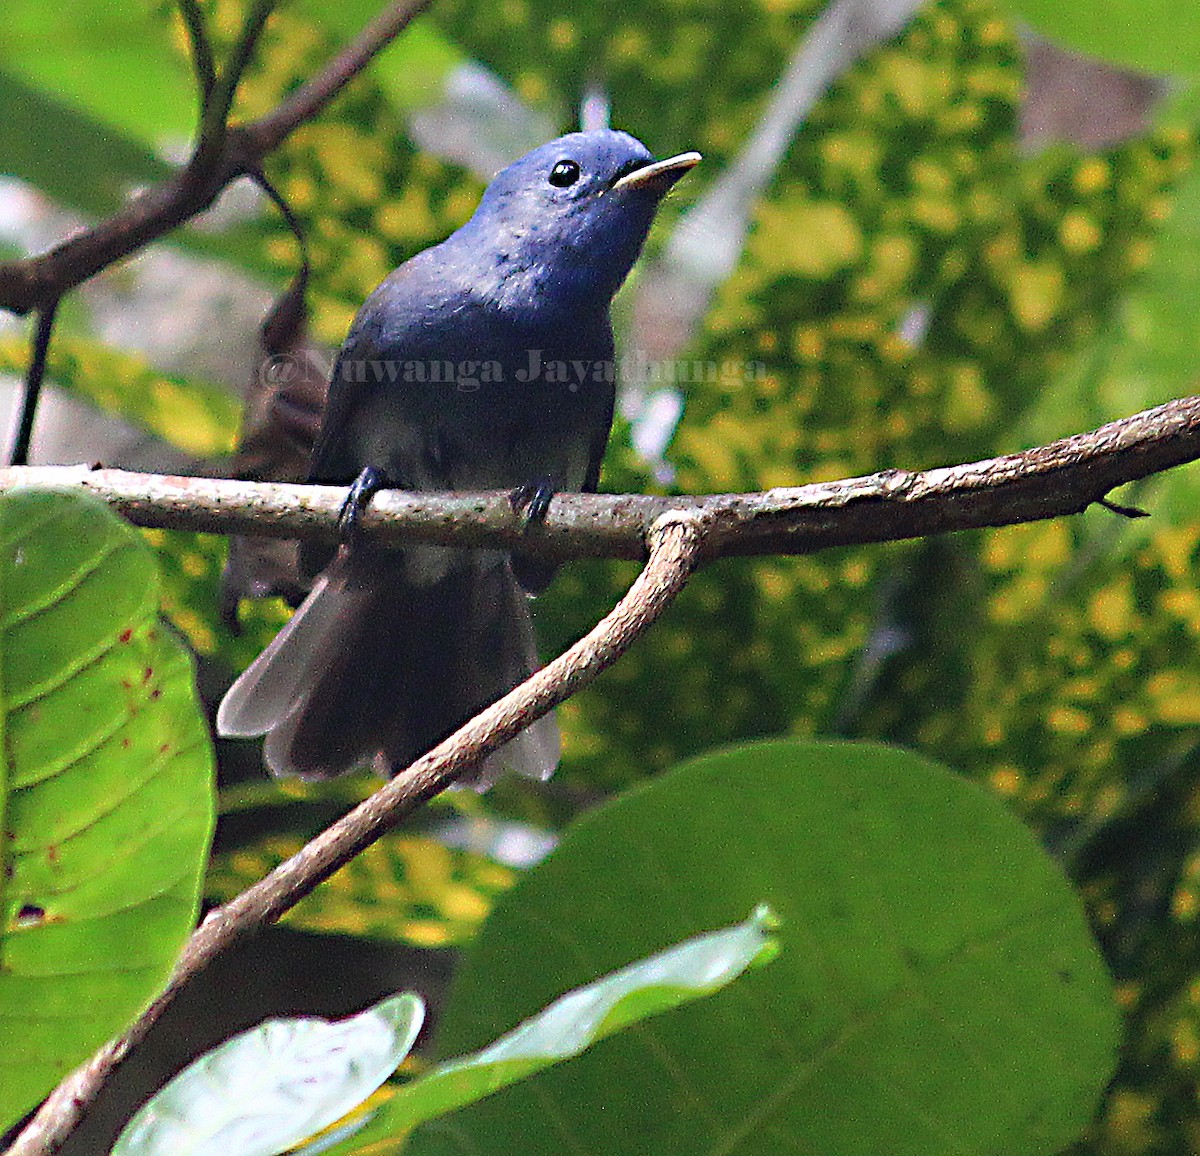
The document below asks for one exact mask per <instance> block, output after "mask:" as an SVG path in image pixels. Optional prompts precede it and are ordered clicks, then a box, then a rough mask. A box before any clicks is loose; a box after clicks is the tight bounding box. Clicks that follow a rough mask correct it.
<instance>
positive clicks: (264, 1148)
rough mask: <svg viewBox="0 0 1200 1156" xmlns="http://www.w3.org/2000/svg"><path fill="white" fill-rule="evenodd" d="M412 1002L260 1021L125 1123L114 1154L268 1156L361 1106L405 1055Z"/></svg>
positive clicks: (414, 1029) (414, 1010)
mask: <svg viewBox="0 0 1200 1156" xmlns="http://www.w3.org/2000/svg"><path fill="white" fill-rule="evenodd" d="M424 1018H425V1007H424V1005H423V1004H422V1003H421V1000H420V997H418V996H416V995H413V994H412V993H411V992H404V993H402V994H400V995H394V996H391V997H390V998H388V999H385V1000H383V1001H381V1002H380V1003H378V1004H376V1005H375V1006H374V1007H372V1008H369V1009H368V1010H367V1011H365V1012H361V1013H360V1014H359V1015H356V1016H350V1017H349V1018H347V1019H344V1020H337V1021H336V1022H334V1023H330V1022H329V1021H328V1020H322V1019H290V1020H282V1019H280V1020H268V1021H267V1022H266V1023H263V1024H260V1025H259V1026H258V1027H256V1028H253V1029H252V1030H250V1031H247V1032H242V1033H241V1034H240V1035H237V1036H234V1037H233V1039H231V1040H226V1042H225V1043H223V1044H221V1046H220V1047H217V1048H214V1049H213V1050H212V1051H211V1052H208V1053H207V1054H205V1055H204V1056H201V1057H200V1059H198V1060H197V1061H196V1062H195V1063H193V1064H190V1065H189V1066H188V1067H187V1068H185V1069H184V1070H183V1071H182V1072H180V1074H179V1075H178V1076H176V1077H175V1078H174V1079H173V1080H172V1081H171V1082H170V1083H169V1084H167V1086H166V1087H165V1088H163V1089H162V1091H161V1092H159V1093H158V1094H157V1095H156V1096H154V1098H153V1099H152V1100H150V1102H149V1103H148V1104H146V1105H145V1106H144V1107H143V1108H142V1109H141V1110H140V1111H139V1112H138V1114H137V1115H136V1116H134V1118H133V1119H132V1120H131V1121H130V1122H129V1123H128V1124H127V1125H126V1126H125V1129H124V1130H123V1131H122V1132H121V1135H120V1137H119V1138H118V1140H117V1144H116V1147H115V1148H113V1150H112V1156H200V1154H201V1153H216V1152H230V1153H236V1156H275V1154H276V1153H278V1152H283V1151H284V1150H285V1149H288V1148H291V1147H292V1146H293V1145H295V1144H298V1143H299V1142H300V1141H301V1140H303V1139H305V1137H307V1136H311V1135H313V1134H314V1133H315V1132H319V1131H320V1130H321V1129H322V1128H326V1127H328V1126H329V1125H330V1124H332V1123H334V1122H335V1121H337V1120H339V1119H340V1118H341V1117H342V1116H344V1115H345V1114H346V1113H347V1112H349V1111H350V1110H351V1109H352V1108H356V1107H357V1106H358V1105H359V1104H361V1103H362V1102H363V1100H365V1099H366V1098H367V1097H368V1096H369V1095H370V1094H371V1093H372V1092H374V1091H375V1089H376V1088H378V1087H379V1085H380V1084H382V1083H383V1081H384V1080H386V1079H387V1078H388V1076H390V1075H391V1074H392V1072H394V1071H395V1070H396V1067H397V1065H398V1064H399V1063H400V1061H401V1060H403V1059H404V1057H405V1056H407V1055H408V1053H409V1051H410V1050H411V1049H412V1046H413V1043H414V1041H415V1040H416V1038H417V1033H418V1032H420V1030H421V1024H422V1022H423V1021H424Z"/></svg>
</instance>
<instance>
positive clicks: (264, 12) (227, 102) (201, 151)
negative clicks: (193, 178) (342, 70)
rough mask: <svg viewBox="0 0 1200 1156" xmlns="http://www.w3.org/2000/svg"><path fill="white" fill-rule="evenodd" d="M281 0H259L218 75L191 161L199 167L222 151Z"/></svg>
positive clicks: (245, 20)
mask: <svg viewBox="0 0 1200 1156" xmlns="http://www.w3.org/2000/svg"><path fill="white" fill-rule="evenodd" d="M278 3H279V0H255V2H254V3H253V4H252V5H251V7H250V9H249V11H248V12H247V13H246V14H245V16H244V17H243V20H242V30H241V32H240V33H239V35H238V38H237V42H236V43H235V44H234V46H233V49H232V51H231V52H230V54H229V59H228V60H227V61H226V63H225V66H224V67H223V68H222V69H221V70H220V72H219V73H218V75H217V80H216V84H215V86H214V87H213V90H212V94H211V95H210V97H209V99H208V103H207V105H206V107H205V109H204V119H203V121H202V122H201V127H200V140H199V142H198V143H197V145H196V151H195V154H194V155H193V157H192V160H191V162H190V163H191V164H192V165H195V166H197V167H199V168H203V169H207V168H210V167H211V166H212V164H213V162H214V160H215V159H216V158H217V157H218V156H219V155H220V152H221V149H222V148H223V147H224V144H225V134H226V131H227V128H228V122H229V114H230V112H231V110H232V109H233V102H234V99H235V98H236V97H237V90H238V85H239V84H241V82H242V75H243V74H244V73H245V71H246V67H247V66H248V65H249V63H250V61H251V60H252V59H253V57H254V50H255V48H257V47H258V40H259V37H260V36H262V33H263V29H264V28H265V27H266V25H267V20H268V19H269V17H270V15H271V13H272V12H273V11H274V10H275V6H276V4H278Z"/></svg>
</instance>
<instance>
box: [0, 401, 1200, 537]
mask: <svg viewBox="0 0 1200 1156" xmlns="http://www.w3.org/2000/svg"><path fill="white" fill-rule="evenodd" d="M1197 458H1200V397H1187V398H1181V399H1179V400H1178V401H1171V402H1168V403H1167V404H1166V405H1161V406H1158V407H1157V408H1155V409H1149V410H1145V411H1144V412H1142V413H1139V414H1134V415H1133V416H1132V417H1127V418H1124V419H1122V420H1121V421H1115V422H1111V423H1110V424H1108V425H1105V426H1101V427H1100V428H1099V429H1097V430H1093V431H1091V432H1090V433H1081V434H1076V435H1075V436H1074V437H1069V438H1064V439H1062V440H1061V441H1056V442H1052V443H1050V444H1049V445H1046V446H1039V447H1037V448H1035V449H1029V450H1024V451H1022V452H1021V453H1016V454H1009V455H1007V456H1005V457H1000V458H989V459H987V460H985V461H981V462H971V463H968V464H966V465H959V466H946V467H943V468H939V469H932V470H925V471H922V472H912V471H908V470H888V471H884V472H882V473H878V474H869V475H867V476H866V477H861V478H850V479H847V480H845V481H839V482H819V483H816V484H814V485H808V486H798V487H794V488H781V489H774V490H767V491H765V492H762V493H749V494H710V495H705V496H700V497H670V498H663V497H652V496H648V495H644V494H620V495H609V494H559V495H558V496H556V497H555V498H554V500H553V501H552V502H551V504H550V509H549V512H548V514H547V517H546V521H545V523H544V524H543V525H541V526H539V527H536V528H534V529H532V530H526V529H525V528H524V526H523V524H522V521H521V520H520V519H519V518H518V517H517V516H516V515H515V514H514V512H513V509H512V506H511V503H510V502H509V499H508V495H507V494H504V493H489V494H432V493H414V492H407V491H401V490H388V491H384V492H383V493H380V494H378V495H377V496H376V497H375V498H374V499H373V500H372V501H371V503H370V505H369V506H368V507H367V509H366V510H365V511H364V512H363V515H362V518H361V519H360V521H359V528H360V531H361V533H362V534H363V536H364V537H366V538H369V539H371V540H374V541H376V542H382V543H387V544H392V545H398V544H401V543H403V542H410V541H414V540H420V541H426V542H437V543H442V544H447V545H456V546H490V547H501V548H507V549H512V548H520V549H521V550H523V551H525V552H527V553H529V554H532V555H534V556H537V557H543V558H546V559H548V560H555V561H564V560H567V559H570V558H632V559H640V558H644V557H645V556H646V541H647V536H648V534H649V532H650V530H651V527H652V526H653V525H654V524H655V522H656V521H657V520H658V519H659V518H660V517H662V516H663V515H664V514H667V513H672V512H673V513H680V514H689V515H695V516H701V517H703V518H704V520H705V524H706V527H707V528H706V531H705V540H704V547H703V554H704V558H705V559H706V560H707V559H712V558H717V557H722V556H726V555H748V554H809V553H813V552H814V551H817V550H822V549H826V548H828V547H831V546H846V545H856V544H857V545H861V544H866V543H872V542H891V541H897V540H899V539H903V538H915V537H921V536H923V535H927V534H941V533H947V532H949V531H952V530H965V529H972V528H979V527H984V526H1007V525H1012V524H1014V523H1017V522H1031V521H1037V520H1039V519H1042V518H1055V517H1059V516H1061V515H1064V514H1075V513H1079V512H1080V511H1081V510H1084V509H1085V508H1086V507H1087V506H1089V505H1091V504H1092V503H1094V502H1099V501H1100V500H1101V499H1103V498H1104V497H1105V495H1106V494H1107V493H1108V492H1109V491H1110V490H1112V489H1114V488H1115V487H1117V486H1120V485H1124V484H1125V483H1126V482H1133V481H1137V480H1138V479H1140V478H1144V477H1148V476H1149V475H1151V474H1155V473H1159V472H1161V471H1162V470H1166V469H1169V468H1170V467H1172V466H1177V465H1181V464H1183V463H1184V462H1190V461H1194V460H1196V459H1197ZM29 485H41V486H47V485H49V486H77V487H79V488H81V489H84V490H87V491H88V492H90V493H93V494H95V495H96V496H98V497H100V498H102V499H103V500H104V501H106V502H108V503H109V504H110V505H112V506H113V507H114V508H115V509H117V510H118V511H119V512H120V513H122V514H124V515H125V516H126V517H127V518H128V519H129V520H130V521H132V522H134V523H136V524H137V525H139V526H153V527H159V528H163V529H172V530H199V531H208V532H212V533H219V534H260V535H265V536H268V537H276V538H311V539H325V540H327V541H333V540H334V539H335V538H336V534H337V522H338V514H339V512H340V510H341V506H342V502H343V500H344V499H345V493H346V492H345V490H344V489H343V488H341V487H335V486H308V485H285V484H282V483H267V482H243V481H229V480H224V479H213V478H179V477H164V476H161V475H156V474H134V473H126V472H124V471H121V470H105V469H94V470H93V469H89V468H88V467H86V466H44V467H36V466H35V467H26V468H23V469H17V468H9V469H0V492H3V491H4V490H8V489H13V488H15V487H18V486H29Z"/></svg>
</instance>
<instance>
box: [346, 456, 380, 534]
mask: <svg viewBox="0 0 1200 1156" xmlns="http://www.w3.org/2000/svg"><path fill="white" fill-rule="evenodd" d="M387 484H388V482H387V476H386V475H385V474H384V472H383V470H380V469H377V468H376V467H375V466H366V467H365V468H364V469H363V471H362V473H361V474H359V475H358V477H357V478H355V479H354V481H353V482H351V483H350V489H349V490H348V491H347V493H346V500H345V501H344V502H342V508H341V511H340V512H339V513H338V536H339V537H340V538H341V540H342V541H343V542H349V541H350V540H351V539H352V538H353V537H354V535H355V533H356V532H357V530H358V520H359V518H360V517H361V516H362V512H363V510H365V509H366V508H367V503H368V502H369V501H370V500H371V499H372V498H373V497H374V496H375V495H376V494H377V493H379V491H380V490H386V489H387Z"/></svg>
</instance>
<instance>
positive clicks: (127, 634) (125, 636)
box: [117, 626, 133, 642]
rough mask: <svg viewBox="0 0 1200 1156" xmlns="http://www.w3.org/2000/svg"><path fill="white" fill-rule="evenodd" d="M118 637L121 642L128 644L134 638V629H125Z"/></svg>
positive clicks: (128, 627) (130, 627)
mask: <svg viewBox="0 0 1200 1156" xmlns="http://www.w3.org/2000/svg"><path fill="white" fill-rule="evenodd" d="M117 637H118V639H119V640H120V641H121V642H128V641H129V640H130V639H131V638H132V637H133V627H132V626H127V627H125V629H124V630H122V631H121V633H120V634H119V635H118V636H117Z"/></svg>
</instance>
